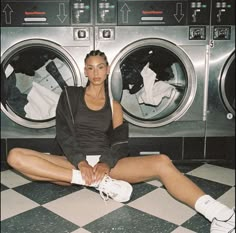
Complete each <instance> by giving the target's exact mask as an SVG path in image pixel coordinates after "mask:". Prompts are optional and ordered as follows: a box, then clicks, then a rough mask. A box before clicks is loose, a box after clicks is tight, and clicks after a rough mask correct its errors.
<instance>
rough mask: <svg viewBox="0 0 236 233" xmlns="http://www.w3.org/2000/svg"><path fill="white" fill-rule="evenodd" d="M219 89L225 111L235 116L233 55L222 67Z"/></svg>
mask: <svg viewBox="0 0 236 233" xmlns="http://www.w3.org/2000/svg"><path fill="white" fill-rule="evenodd" d="M220 87H221V95H222V100H223V103H224V105H225V107H226V109H227V111H229V113H231V114H233V116H235V54H233V55H232V56H231V57H230V58H229V60H228V62H227V63H226V66H225V67H224V70H223V74H222V77H221V84H220Z"/></svg>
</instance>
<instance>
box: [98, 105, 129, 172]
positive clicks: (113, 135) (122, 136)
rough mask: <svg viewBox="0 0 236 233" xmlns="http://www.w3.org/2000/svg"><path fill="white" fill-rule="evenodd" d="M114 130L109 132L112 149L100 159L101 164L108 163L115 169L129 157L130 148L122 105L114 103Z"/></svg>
mask: <svg viewBox="0 0 236 233" xmlns="http://www.w3.org/2000/svg"><path fill="white" fill-rule="evenodd" d="M112 122H113V129H112V130H111V132H109V135H108V136H109V139H110V149H109V151H106V152H105V153H104V154H103V155H102V156H101V158H100V162H102V163H107V164H108V165H109V167H110V168H113V167H114V166H115V165H116V163H117V162H118V160H119V159H121V158H124V157H127V156H128V155H129V147H128V135H129V132H128V123H127V122H124V121H123V110H122V107H121V105H120V104H119V103H118V102H116V101H114V102H113V117H112Z"/></svg>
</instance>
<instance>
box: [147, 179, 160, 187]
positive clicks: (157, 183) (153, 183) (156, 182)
mask: <svg viewBox="0 0 236 233" xmlns="http://www.w3.org/2000/svg"><path fill="white" fill-rule="evenodd" d="M147 183H148V184H151V185H154V186H157V187H161V186H163V184H162V183H161V182H160V181H159V180H151V181H148V182H147Z"/></svg>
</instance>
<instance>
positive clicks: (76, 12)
mask: <svg viewBox="0 0 236 233" xmlns="http://www.w3.org/2000/svg"><path fill="white" fill-rule="evenodd" d="M92 8H93V7H92V2H91V0H72V1H71V20H72V24H76V25H78V24H91V23H92Z"/></svg>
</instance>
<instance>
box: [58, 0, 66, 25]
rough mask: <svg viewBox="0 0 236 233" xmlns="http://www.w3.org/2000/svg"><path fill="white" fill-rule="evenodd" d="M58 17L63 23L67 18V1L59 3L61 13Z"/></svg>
mask: <svg viewBox="0 0 236 233" xmlns="http://www.w3.org/2000/svg"><path fill="white" fill-rule="evenodd" d="M57 18H58V19H59V20H60V21H61V23H63V22H64V21H65V19H66V18H67V15H66V9H65V3H59V14H58V15H57Z"/></svg>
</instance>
